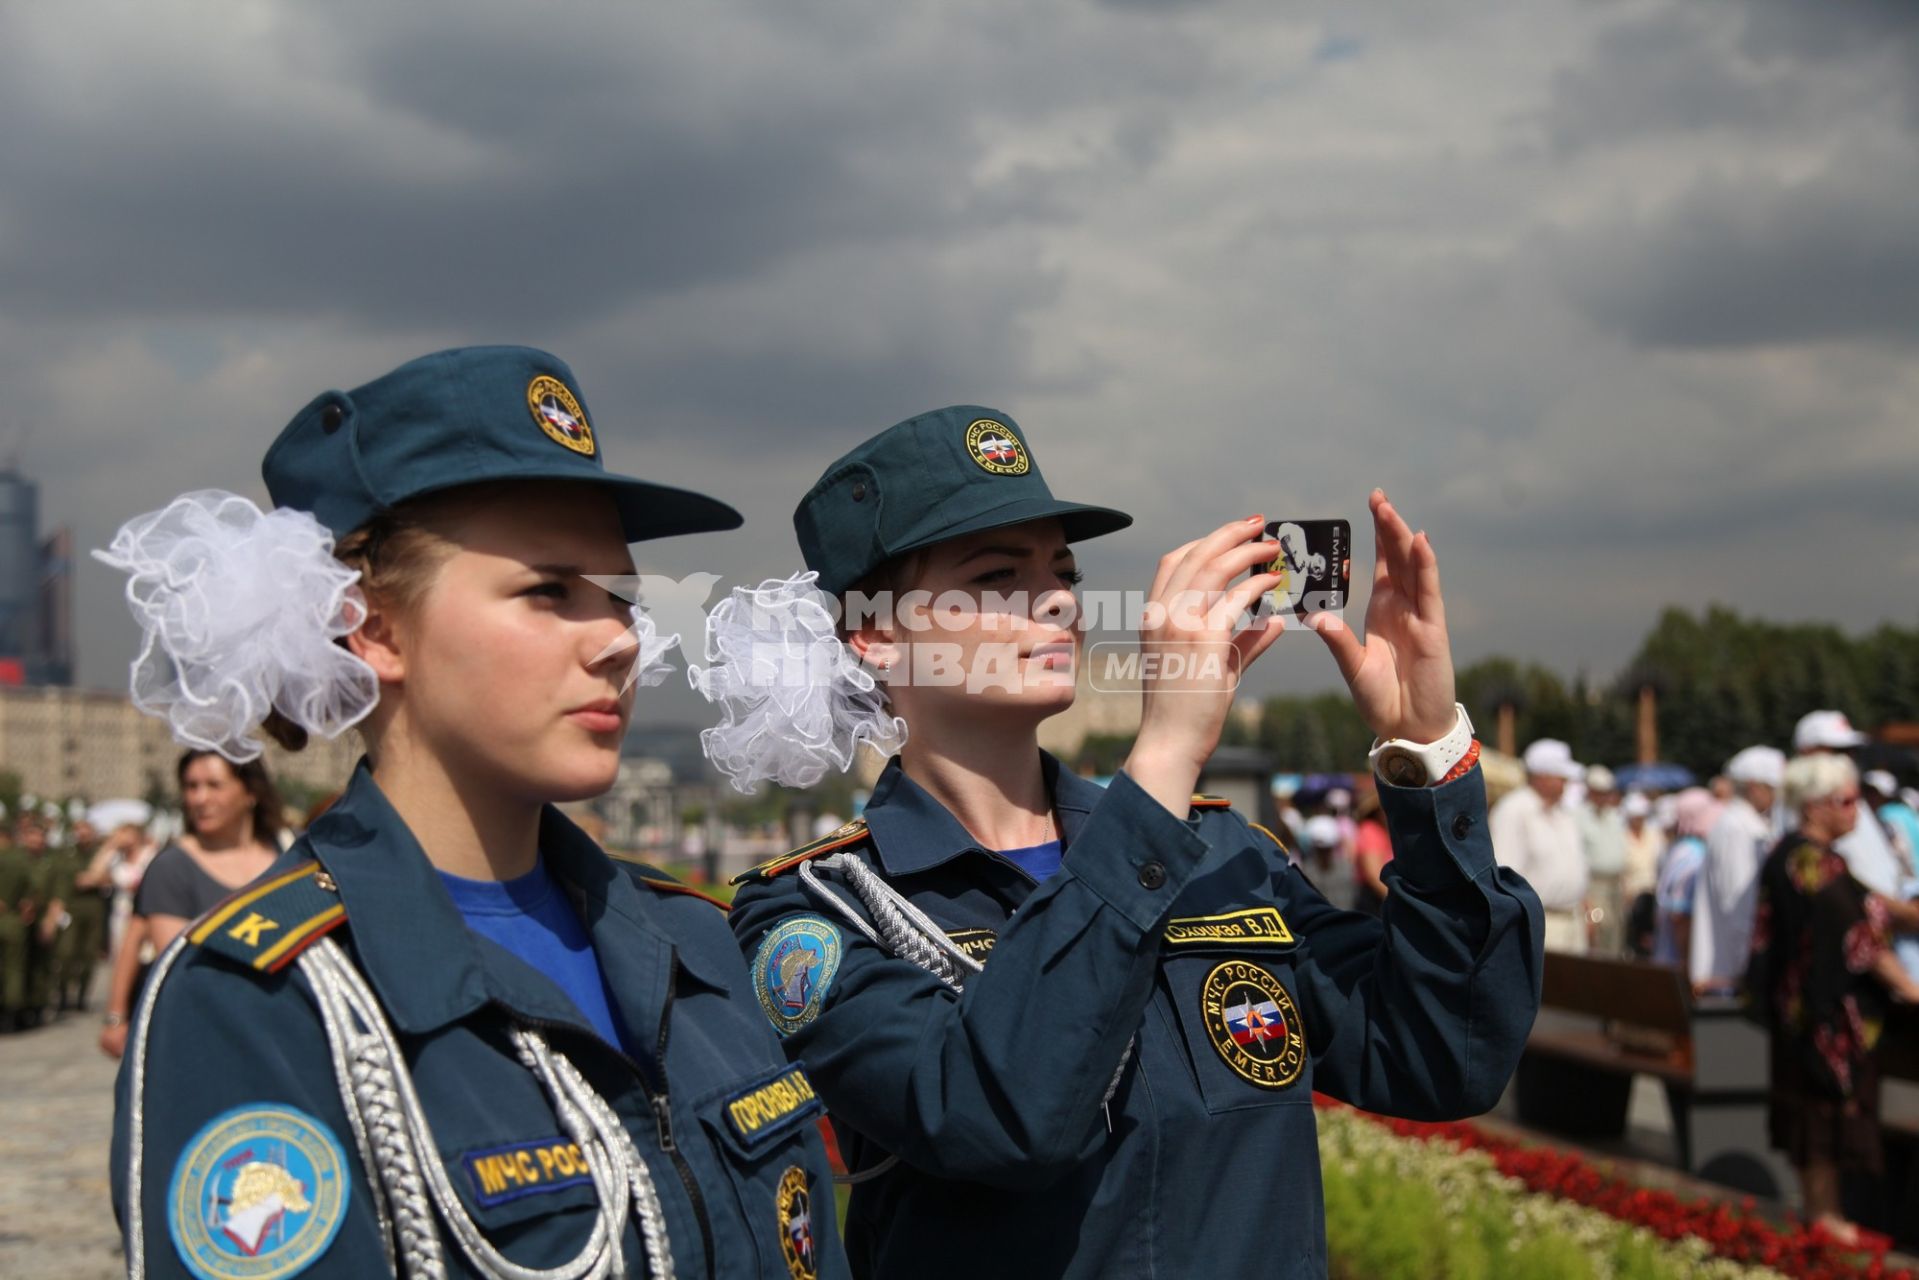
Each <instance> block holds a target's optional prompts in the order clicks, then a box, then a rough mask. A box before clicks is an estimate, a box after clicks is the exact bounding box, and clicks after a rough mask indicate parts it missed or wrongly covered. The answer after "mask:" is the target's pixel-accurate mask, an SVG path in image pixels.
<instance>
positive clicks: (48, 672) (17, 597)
mask: <svg viewBox="0 0 1919 1280" xmlns="http://www.w3.org/2000/svg"><path fill="white" fill-rule="evenodd" d="M72 583H73V540H72V536H71V535H70V534H69V533H68V532H67V530H65V529H64V528H62V529H55V530H54V531H53V533H52V534H51V535H49V536H48V537H46V538H44V539H43V538H41V536H40V487H39V486H38V485H36V484H35V483H34V482H33V481H31V480H29V479H27V478H26V477H25V476H23V475H21V474H20V473H19V472H18V471H16V470H14V469H13V468H12V467H11V466H7V467H5V468H4V469H0V685H9V686H20V685H69V684H72V683H73V589H72Z"/></svg>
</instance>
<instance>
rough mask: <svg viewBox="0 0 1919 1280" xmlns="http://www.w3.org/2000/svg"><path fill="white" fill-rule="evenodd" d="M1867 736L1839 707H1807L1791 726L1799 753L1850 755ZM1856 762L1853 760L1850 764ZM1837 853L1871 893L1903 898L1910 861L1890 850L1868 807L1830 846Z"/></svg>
mask: <svg viewBox="0 0 1919 1280" xmlns="http://www.w3.org/2000/svg"><path fill="white" fill-rule="evenodd" d="M1870 741H1871V739H1870V738H1868V737H1866V735H1865V734H1863V733H1861V732H1859V730H1857V729H1855V728H1853V727H1852V721H1851V720H1848V719H1847V718H1846V714H1845V712H1843V711H1830V710H1828V711H1808V712H1807V713H1806V714H1805V715H1803V716H1801V717H1799V723H1798V724H1797V725H1795V726H1793V731H1792V749H1793V751H1795V752H1796V753H1798V754H1799V755H1838V756H1845V757H1847V758H1848V759H1851V757H1852V753H1853V752H1856V751H1857V750H1858V749H1859V748H1861V747H1863V746H1865V745H1866V744H1867V743H1868V742H1870ZM1857 767H1858V766H1857V765H1856V764H1855V765H1854V768H1857ZM1834 847H1835V848H1837V849H1838V851H1839V856H1840V857H1842V858H1844V859H1845V860H1846V862H1847V864H1848V865H1849V866H1851V867H1852V874H1853V875H1855V876H1857V877H1858V878H1859V882H1860V883H1861V884H1863V885H1865V886H1866V887H1867V888H1868V889H1870V890H1872V891H1873V892H1874V893H1878V894H1883V895H1885V896H1886V897H1888V898H1893V899H1904V898H1906V897H1907V896H1909V895H1908V894H1907V891H1906V886H1907V881H1909V880H1910V879H1911V878H1912V865H1911V864H1910V863H1909V862H1904V861H1903V860H1902V859H1901V858H1900V857H1899V855H1898V853H1897V851H1895V850H1894V848H1893V845H1892V841H1891V839H1890V838H1889V837H1888V836H1887V833H1886V830H1885V828H1884V827H1882V826H1880V825H1879V815H1878V814H1877V813H1876V812H1874V811H1873V810H1872V809H1871V808H1867V809H1864V810H1862V811H1861V813H1860V814H1859V821H1858V822H1856V823H1854V824H1853V827H1852V830H1850V831H1848V832H1846V834H1845V835H1843V836H1841V837H1840V838H1839V842H1838V844H1837V845H1835V846H1834Z"/></svg>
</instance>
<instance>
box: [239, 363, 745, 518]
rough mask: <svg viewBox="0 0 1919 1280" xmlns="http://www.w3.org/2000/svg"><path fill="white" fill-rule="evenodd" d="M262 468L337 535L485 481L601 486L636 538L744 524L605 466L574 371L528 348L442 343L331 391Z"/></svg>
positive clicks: (289, 429)
mask: <svg viewBox="0 0 1919 1280" xmlns="http://www.w3.org/2000/svg"><path fill="white" fill-rule="evenodd" d="M261 472H262V473H263V474H264V476H265V477H266V484H267V492H268V493H269V494H270V495H271V496H272V498H273V501H274V503H275V504H276V505H278V506H282V507H291V508H294V509H296V510H300V511H308V512H311V513H312V514H313V516H314V517H315V518H316V519H318V520H319V522H320V523H321V524H323V525H325V526H326V527H327V528H328V529H330V530H332V531H333V534H334V536H335V537H336V538H338V537H344V536H345V535H346V534H348V533H350V532H352V531H353V530H355V529H358V528H360V527H361V526H362V525H364V524H366V523H367V522H368V521H370V520H372V519H373V518H374V517H375V516H377V515H379V514H380V513H381V512H383V511H386V510H389V509H391V508H392V507H395V506H397V505H398V504H400V503H402V502H405V501H407V500H408V499H409V498H417V497H421V496H423V495H425V494H429V493H438V492H441V491H443V490H446V489H456V488H460V487H461V486H464V485H472V484H482V483H484V482H486V481H489V480H578V481H581V482H584V483H587V484H594V485H599V486H601V487H602V488H604V489H606V490H607V491H608V492H609V493H611V495H612V497H613V500H614V502H615V504H616V505H617V506H618V508H619V512H620V523H621V525H622V527H623V528H624V529H625V532H626V538H627V541H629V542H639V541H642V540H643V539H646V538H663V537H667V536H669V535H671V534H677V533H702V532H706V531H709V530H714V529H735V528H738V527H739V525H740V523H741V519H740V513H739V512H737V511H735V510H734V509H733V508H731V507H729V506H727V505H726V504H725V503H723V502H720V501H718V500H717V499H714V498H709V497H706V496H705V495H704V494H698V493H692V492H689V491H687V490H685V489H676V488H673V487H671V486H668V485H663V484H657V483H654V482H653V481H650V480H640V479H636V478H634V477H631V476H623V475H616V474H614V473H612V472H609V471H608V470H607V469H606V463H605V459H604V458H603V456H602V452H601V449H600V441H599V437H598V436H597V435H596V434H595V430H594V424H593V420H592V418H591V416H590V415H589V414H588V413H587V410H586V402H585V400H584V399H582V398H581V395H580V387H579V383H578V382H577V381H575V379H574V377H573V371H572V370H571V369H569V368H567V366H566V363H565V362H564V361H562V360H560V359H559V358H558V357H557V356H552V355H549V354H547V353H546V352H544V351H536V350H534V349H533V348H531V347H458V348H455V349H453V350H450V351H439V352H435V353H434V354H432V355H428V356H421V357H420V358H419V359H417V360H409V361H407V362H406V363H405V364H403V365H401V366H400V367H399V368H397V369H395V370H393V372H391V373H389V374H386V375H385V376H384V377H380V378H376V379H374V380H373V381H372V382H369V383H367V384H366V385H365V386H363V387H356V388H355V389H353V390H352V391H328V392H325V393H323V394H321V395H320V396H318V397H316V398H315V399H314V400H313V401H312V403H310V404H308V405H307V406H306V408H304V409H302V410H300V412H299V413H298V414H296V415H294V418H293V421H292V422H289V423H288V424H287V425H286V428H285V429H284V430H283V431H281V432H280V436H279V438H278V439H277V440H275V441H274V442H273V445H272V447H271V448H269V449H268V450H267V455H266V460H265V462H264V463H262V465H261Z"/></svg>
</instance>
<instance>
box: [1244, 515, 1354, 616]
mask: <svg viewBox="0 0 1919 1280" xmlns="http://www.w3.org/2000/svg"><path fill="white" fill-rule="evenodd" d="M1266 540H1267V541H1268V542H1277V543H1278V544H1279V554H1278V555H1277V556H1275V557H1274V558H1273V562H1272V563H1271V564H1269V565H1267V566H1266V568H1265V569H1264V571H1263V572H1266V573H1277V574H1279V575H1280V581H1279V584H1278V585H1277V586H1275V587H1274V588H1273V589H1272V590H1271V591H1269V592H1267V593H1266V597H1265V601H1264V602H1263V604H1264V607H1262V609H1261V611H1260V612H1261V613H1262V614H1263V613H1266V612H1272V613H1280V614H1291V615H1292V616H1293V617H1294V618H1296V619H1298V620H1300V621H1302V622H1303V621H1304V620H1305V619H1306V618H1307V617H1309V616H1311V615H1312V614H1315V613H1339V612H1341V611H1342V610H1344V609H1345V607H1346V596H1347V594H1348V592H1350V591H1351V589H1352V582H1353V529H1352V526H1351V525H1349V524H1347V523H1346V522H1345V521H1344V520H1269V521H1267V522H1266Z"/></svg>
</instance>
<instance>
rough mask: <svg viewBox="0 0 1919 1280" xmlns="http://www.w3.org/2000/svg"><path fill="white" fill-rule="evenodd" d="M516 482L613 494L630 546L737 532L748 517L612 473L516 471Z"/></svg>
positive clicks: (703, 497) (715, 502)
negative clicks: (572, 485)
mask: <svg viewBox="0 0 1919 1280" xmlns="http://www.w3.org/2000/svg"><path fill="white" fill-rule="evenodd" d="M512 478H513V479H515V480H571V481H574V482H576V483H579V484H589V485H594V486H596V487H598V488H602V489H606V490H609V491H610V492H611V493H612V495H613V502H614V505H615V506H616V507H618V508H619V512H620V527H621V529H622V530H624V531H625V534H626V540H627V541H628V542H645V541H647V540H648V539H649V538H671V537H673V536H675V535H676V534H682V533H714V532H717V531H719V530H721V529H737V528H739V527H740V526H741V525H743V524H745V523H746V518H745V517H744V516H742V515H741V514H740V513H739V512H737V511H735V510H734V509H733V508H731V507H729V506H727V505H726V504H725V503H724V502H721V501H720V500H719V499H718V498H709V497H707V496H706V495H705V494H703V493H694V492H693V491H692V490H691V489H675V488H674V487H673V486H671V485H665V484H655V483H653V482H652V481H651V480H636V479H634V478H633V477H632V476H620V475H614V474H612V473H611V472H601V473H600V474H598V475H591V474H584V473H582V472H580V471H578V470H575V469H571V468H569V469H567V470H558V469H555V470H554V471H553V472H551V473H548V474H541V473H539V472H526V471H516V472H514V473H513V476H512Z"/></svg>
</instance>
